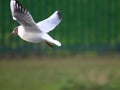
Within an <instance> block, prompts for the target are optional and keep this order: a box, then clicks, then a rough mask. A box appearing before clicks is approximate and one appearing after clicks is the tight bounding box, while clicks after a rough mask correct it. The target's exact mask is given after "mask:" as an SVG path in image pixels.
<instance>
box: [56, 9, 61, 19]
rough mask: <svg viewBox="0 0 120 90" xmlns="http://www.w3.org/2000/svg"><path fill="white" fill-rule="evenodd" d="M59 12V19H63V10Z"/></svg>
mask: <svg viewBox="0 0 120 90" xmlns="http://www.w3.org/2000/svg"><path fill="white" fill-rule="evenodd" d="M57 14H58V17H59V19H62V13H61V11H58V12H57Z"/></svg>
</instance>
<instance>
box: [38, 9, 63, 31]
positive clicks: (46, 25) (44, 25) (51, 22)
mask: <svg viewBox="0 0 120 90" xmlns="http://www.w3.org/2000/svg"><path fill="white" fill-rule="evenodd" d="M61 20H62V15H61V12H59V11H56V12H54V13H53V14H52V15H51V16H50V17H49V18H47V19H45V20H43V21H41V22H38V23H37V26H38V27H39V29H40V30H41V31H43V32H46V33H48V32H50V31H51V30H53V29H54V28H55V27H56V26H57V25H58V24H59V23H60V22H61Z"/></svg>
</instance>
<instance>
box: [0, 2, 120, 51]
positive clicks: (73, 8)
mask: <svg viewBox="0 0 120 90" xmlns="http://www.w3.org/2000/svg"><path fill="white" fill-rule="evenodd" d="M19 1H20V2H21V3H22V4H23V6H25V7H26V8H27V9H28V10H29V11H30V13H31V14H32V16H33V18H34V20H35V21H36V22H38V21H40V20H43V19H45V18H47V17H49V16H50V15H51V14H52V13H53V12H54V11H55V10H61V11H62V14H63V20H62V22H61V24H60V25H59V26H58V27H57V28H56V29H55V30H54V31H52V32H50V35H51V36H52V37H54V38H55V39H57V40H59V41H60V42H61V43H62V47H61V48H59V47H56V46H55V48H54V49H51V48H49V47H47V45H45V44H43V43H40V44H31V43H28V42H25V41H23V40H21V39H20V38H19V37H18V36H15V37H9V33H10V32H12V30H13V28H14V27H15V26H17V25H19V24H18V23H17V22H15V21H13V20H12V16H11V12H10V6H9V3H10V0H1V1H0V53H9V52H10V53H12V52H13V53H16V52H19V53H21V52H22V53H23V52H24V53H29V52H31V51H32V52H37V53H56V52H59V53H63V52H74V53H75V52H76V53H79V52H86V51H96V52H101V53H103V52H109V51H110V52H112V51H120V0H19Z"/></svg>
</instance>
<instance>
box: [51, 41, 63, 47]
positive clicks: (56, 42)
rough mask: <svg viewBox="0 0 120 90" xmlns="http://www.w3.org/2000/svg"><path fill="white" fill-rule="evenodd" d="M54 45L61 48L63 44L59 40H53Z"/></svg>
mask: <svg viewBox="0 0 120 90" xmlns="http://www.w3.org/2000/svg"><path fill="white" fill-rule="evenodd" d="M52 43H53V44H55V45H57V46H59V47H60V46H61V43H60V42H59V41H57V40H53V42H52Z"/></svg>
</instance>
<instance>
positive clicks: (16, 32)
mask: <svg viewBox="0 0 120 90" xmlns="http://www.w3.org/2000/svg"><path fill="white" fill-rule="evenodd" d="M17 34H18V27H16V28H15V29H14V30H13V32H12V33H10V36H12V35H17Z"/></svg>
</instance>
